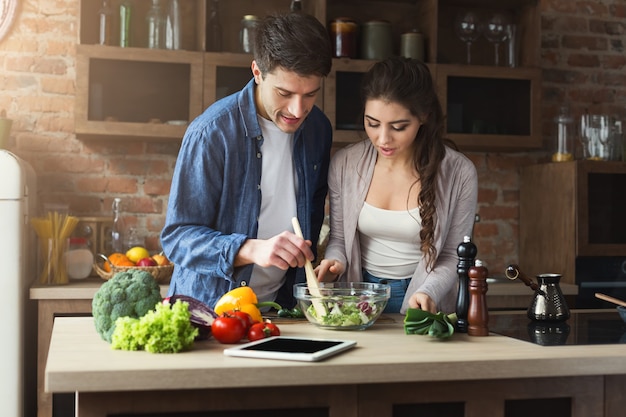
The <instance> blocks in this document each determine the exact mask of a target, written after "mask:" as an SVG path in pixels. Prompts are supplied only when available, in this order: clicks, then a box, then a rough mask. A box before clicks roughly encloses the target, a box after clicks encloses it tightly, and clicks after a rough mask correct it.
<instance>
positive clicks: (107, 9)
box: [98, 0, 113, 45]
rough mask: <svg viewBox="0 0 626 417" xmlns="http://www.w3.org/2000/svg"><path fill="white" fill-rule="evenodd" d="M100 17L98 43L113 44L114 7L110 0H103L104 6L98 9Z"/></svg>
mask: <svg viewBox="0 0 626 417" xmlns="http://www.w3.org/2000/svg"><path fill="white" fill-rule="evenodd" d="M98 18H99V21H100V27H99V29H100V31H99V33H98V44H100V45H112V44H113V43H112V40H111V37H112V33H111V30H112V29H113V9H112V8H111V5H110V4H109V0H103V2H102V7H101V8H100V10H98Z"/></svg>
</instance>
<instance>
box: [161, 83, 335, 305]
mask: <svg viewBox="0 0 626 417" xmlns="http://www.w3.org/2000/svg"><path fill="white" fill-rule="evenodd" d="M254 89H255V82H254V79H252V80H251V81H250V82H249V83H248V84H247V85H246V86H245V87H244V88H243V90H241V91H239V92H237V93H235V94H232V95H230V96H228V97H225V98H223V99H221V100H219V101H217V102H215V103H214V104H213V105H211V106H209V108H208V109H206V110H205V111H204V113H202V114H201V115H200V116H198V117H197V118H196V119H195V120H194V121H193V122H192V123H191V124H190V125H189V127H188V129H187V132H186V133H185V136H184V138H183V142H182V145H181V149H180V152H179V154H178V159H177V161H176V167H175V169H174V175H173V178H172V186H171V190H170V196H169V202H168V209H167V216H166V220H165V226H164V228H163V231H162V232H161V244H162V245H163V250H164V253H165V255H167V257H168V258H169V259H170V260H171V261H172V262H173V263H174V264H175V267H174V274H173V276H172V280H171V283H170V288H169V295H173V294H184V295H188V296H191V297H194V298H196V299H198V300H200V301H202V302H204V303H206V304H207V305H209V306H210V307H213V306H214V305H215V303H216V302H217V300H218V299H219V298H220V297H221V296H222V295H223V294H225V293H226V292H228V291H230V290H231V289H233V288H236V287H238V286H240V285H247V284H248V283H249V281H250V274H251V272H252V265H247V266H243V267H238V268H235V267H234V261H235V256H236V254H237V252H238V251H239V248H240V247H241V245H242V244H243V243H244V242H245V240H246V239H248V238H255V237H256V236H257V230H258V223H257V221H258V217H259V212H260V208H261V190H260V184H261V158H262V152H261V150H262V148H261V145H262V144H263V136H262V133H261V127H260V126H259V123H258V120H257V111H256V106H255V103H254ZM331 145H332V128H331V125H330V121H329V120H328V118H327V117H326V116H325V115H324V113H323V112H322V111H321V110H320V109H319V108H318V107H313V109H312V110H311V112H310V113H309V115H308V116H307V118H306V120H305V121H304V122H303V124H302V125H301V126H300V128H299V129H298V130H297V131H296V133H295V135H294V150H293V158H294V169H295V172H296V175H297V179H296V181H297V195H296V200H297V211H298V219H299V220H300V225H301V228H302V233H303V234H304V237H305V238H306V239H309V240H311V241H312V242H313V249H315V247H316V245H317V240H318V236H319V232H320V228H321V226H322V221H323V219H324V204H325V200H326V192H327V190H328V185H327V182H326V180H327V175H328V165H329V160H330V149H331ZM276 186H277V187H280V186H281V184H276ZM314 252H315V251H314ZM286 276H287V280H286V283H285V285H283V287H282V288H281V291H280V292H279V294H278V297H277V299H276V301H277V302H278V303H280V304H281V305H282V306H283V307H290V308H291V307H293V305H294V304H295V302H294V299H293V294H292V288H293V284H294V283H295V282H304V281H305V275H304V270H303V268H298V269H297V270H296V269H294V268H291V269H290V270H289V271H287V275H286Z"/></svg>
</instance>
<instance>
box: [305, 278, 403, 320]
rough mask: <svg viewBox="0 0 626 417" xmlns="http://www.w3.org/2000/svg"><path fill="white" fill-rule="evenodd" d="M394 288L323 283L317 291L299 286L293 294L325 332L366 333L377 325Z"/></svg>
mask: <svg viewBox="0 0 626 417" xmlns="http://www.w3.org/2000/svg"><path fill="white" fill-rule="evenodd" d="M390 294H391V289H390V287H389V285H386V284H372V283H367V282H320V283H319V287H318V288H317V289H312V290H311V289H309V287H308V286H307V284H296V285H294V287H293V295H294V296H295V297H296V299H297V300H298V307H300V309H301V310H302V311H303V312H304V315H305V317H306V318H307V320H309V321H310V322H311V323H313V324H315V325H316V326H318V327H320V328H323V329H333V330H364V329H367V328H368V327H370V326H371V325H372V324H374V323H375V322H376V319H378V317H380V315H381V314H382V312H383V310H384V309H385V306H386V305H387V302H388V301H389V296H390Z"/></svg>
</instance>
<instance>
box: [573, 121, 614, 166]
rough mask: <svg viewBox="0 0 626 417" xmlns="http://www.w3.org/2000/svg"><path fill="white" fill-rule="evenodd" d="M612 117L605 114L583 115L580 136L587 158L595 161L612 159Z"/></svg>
mask: <svg viewBox="0 0 626 417" xmlns="http://www.w3.org/2000/svg"><path fill="white" fill-rule="evenodd" d="M610 119H611V118H610V117H609V116H608V115H605V114H584V115H582V116H581V120H580V129H581V132H580V133H581V135H580V136H581V140H582V146H583V155H584V157H585V159H591V160H595V161H605V160H608V159H610V146H609V139H610V138H611V120H610Z"/></svg>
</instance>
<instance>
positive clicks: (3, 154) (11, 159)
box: [0, 149, 37, 417]
mask: <svg viewBox="0 0 626 417" xmlns="http://www.w3.org/2000/svg"><path fill="white" fill-rule="evenodd" d="M36 194H37V193H36V177H35V173H34V171H33V169H32V167H31V166H30V165H29V164H28V163H26V162H25V161H24V160H22V159H20V158H19V157H17V156H16V155H14V154H12V153H11V152H8V151H6V150H2V149H0V294H2V301H1V302H0V334H1V335H2V340H1V341H0V404H1V406H0V408H1V409H2V411H0V414H1V415H2V416H6V417H31V416H35V415H36V413H37V353H36V352H37V306H36V303H34V302H33V301H31V300H30V299H29V288H30V286H31V284H32V282H33V281H34V280H35V278H36V262H37V259H36V252H37V246H36V245H37V242H36V237H35V233H34V231H33V229H32V227H31V226H30V218H31V217H33V216H34V215H35V210H36V207H37V204H36V201H35V200H36Z"/></svg>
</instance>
